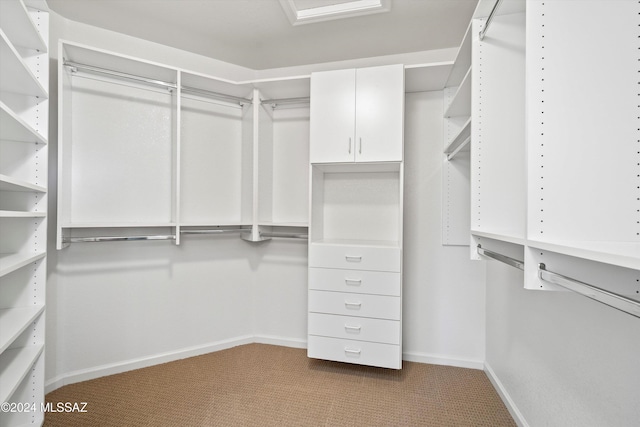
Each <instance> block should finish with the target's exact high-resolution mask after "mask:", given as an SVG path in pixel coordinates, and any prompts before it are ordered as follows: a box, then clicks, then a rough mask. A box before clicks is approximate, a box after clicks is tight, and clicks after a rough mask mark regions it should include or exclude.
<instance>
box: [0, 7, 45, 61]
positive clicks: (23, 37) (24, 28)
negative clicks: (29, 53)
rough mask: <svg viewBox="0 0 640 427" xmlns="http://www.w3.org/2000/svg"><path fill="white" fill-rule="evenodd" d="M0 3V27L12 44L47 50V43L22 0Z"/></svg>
mask: <svg viewBox="0 0 640 427" xmlns="http://www.w3.org/2000/svg"><path fill="white" fill-rule="evenodd" d="M0 5H1V6H0V11H1V13H0V28H2V30H3V31H4V33H5V34H6V35H7V37H8V38H9V40H11V42H12V43H13V45H14V46H19V47H24V48H27V49H34V50H38V51H40V52H43V53H45V52H47V44H46V43H45V41H44V39H43V38H42V36H41V35H40V33H39V32H38V29H37V28H36V26H35V24H34V23H33V21H32V20H31V17H30V16H29V12H28V11H27V9H26V8H25V7H24V5H23V4H22V2H19V1H2V3H0Z"/></svg>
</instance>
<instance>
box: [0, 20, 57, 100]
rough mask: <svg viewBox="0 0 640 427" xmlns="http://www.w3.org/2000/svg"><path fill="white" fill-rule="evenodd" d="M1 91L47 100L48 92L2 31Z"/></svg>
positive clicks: (0, 54) (0, 58) (0, 34)
mask: <svg viewBox="0 0 640 427" xmlns="http://www.w3.org/2000/svg"><path fill="white" fill-rule="evenodd" d="M0 64H2V74H1V75H0V91H2V92H11V93H19V94H22V95H29V96H36V97H39V98H45V99H46V98H47V97H48V94H47V90H46V89H45V88H44V87H43V86H42V85H41V84H40V82H39V81H38V79H37V78H36V76H35V75H34V74H33V72H32V71H31V70H30V69H29V67H28V66H27V65H26V64H25V62H24V60H23V59H22V57H21V56H20V54H19V53H18V51H16V49H15V48H14V47H13V45H12V44H11V42H10V41H9V39H8V38H7V36H6V35H5V33H4V32H3V31H2V30H0Z"/></svg>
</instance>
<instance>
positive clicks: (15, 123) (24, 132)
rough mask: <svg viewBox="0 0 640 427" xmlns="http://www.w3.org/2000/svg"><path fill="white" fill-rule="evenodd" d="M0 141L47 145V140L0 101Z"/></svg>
mask: <svg viewBox="0 0 640 427" xmlns="http://www.w3.org/2000/svg"><path fill="white" fill-rule="evenodd" d="M0 139H2V140H5V141H19V142H39V143H42V144H46V143H47V139H46V138H45V137H44V136H42V135H40V134H39V133H38V131H37V130H35V129H34V128H33V127H31V126H30V125H29V124H28V123H27V122H25V121H24V120H22V118H20V117H19V116H18V115H17V114H16V113H14V112H13V111H12V110H11V109H10V108H9V107H7V105H5V104H4V103H3V102H2V101H0Z"/></svg>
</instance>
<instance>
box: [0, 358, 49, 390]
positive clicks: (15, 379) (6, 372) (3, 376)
mask: <svg viewBox="0 0 640 427" xmlns="http://www.w3.org/2000/svg"><path fill="white" fill-rule="evenodd" d="M43 349H44V345H33V346H27V347H20V348H12V349H10V350H5V351H4V352H3V353H2V354H0V402H8V401H9V400H10V399H11V396H12V395H13V392H15V391H16V389H17V388H18V386H19V385H20V383H21V382H22V380H24V378H25V377H26V376H27V374H28V373H29V371H30V370H31V367H32V366H33V364H34V363H35V361H36V359H38V357H39V356H40V354H42V350H43Z"/></svg>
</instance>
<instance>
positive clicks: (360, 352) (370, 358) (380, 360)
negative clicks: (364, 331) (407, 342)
mask: <svg viewBox="0 0 640 427" xmlns="http://www.w3.org/2000/svg"><path fill="white" fill-rule="evenodd" d="M307 355H308V356H309V357H312V358H314V359H325V360H335V361H337V362H347V363H357V364H359V365H369V366H379V367H382V368H391V369H402V350H401V347H400V346H399V345H392V344H380V343H373V342H365V341H353V340H344V339H339V338H327V337H319V336H315V335H309V341H308V347H307Z"/></svg>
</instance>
